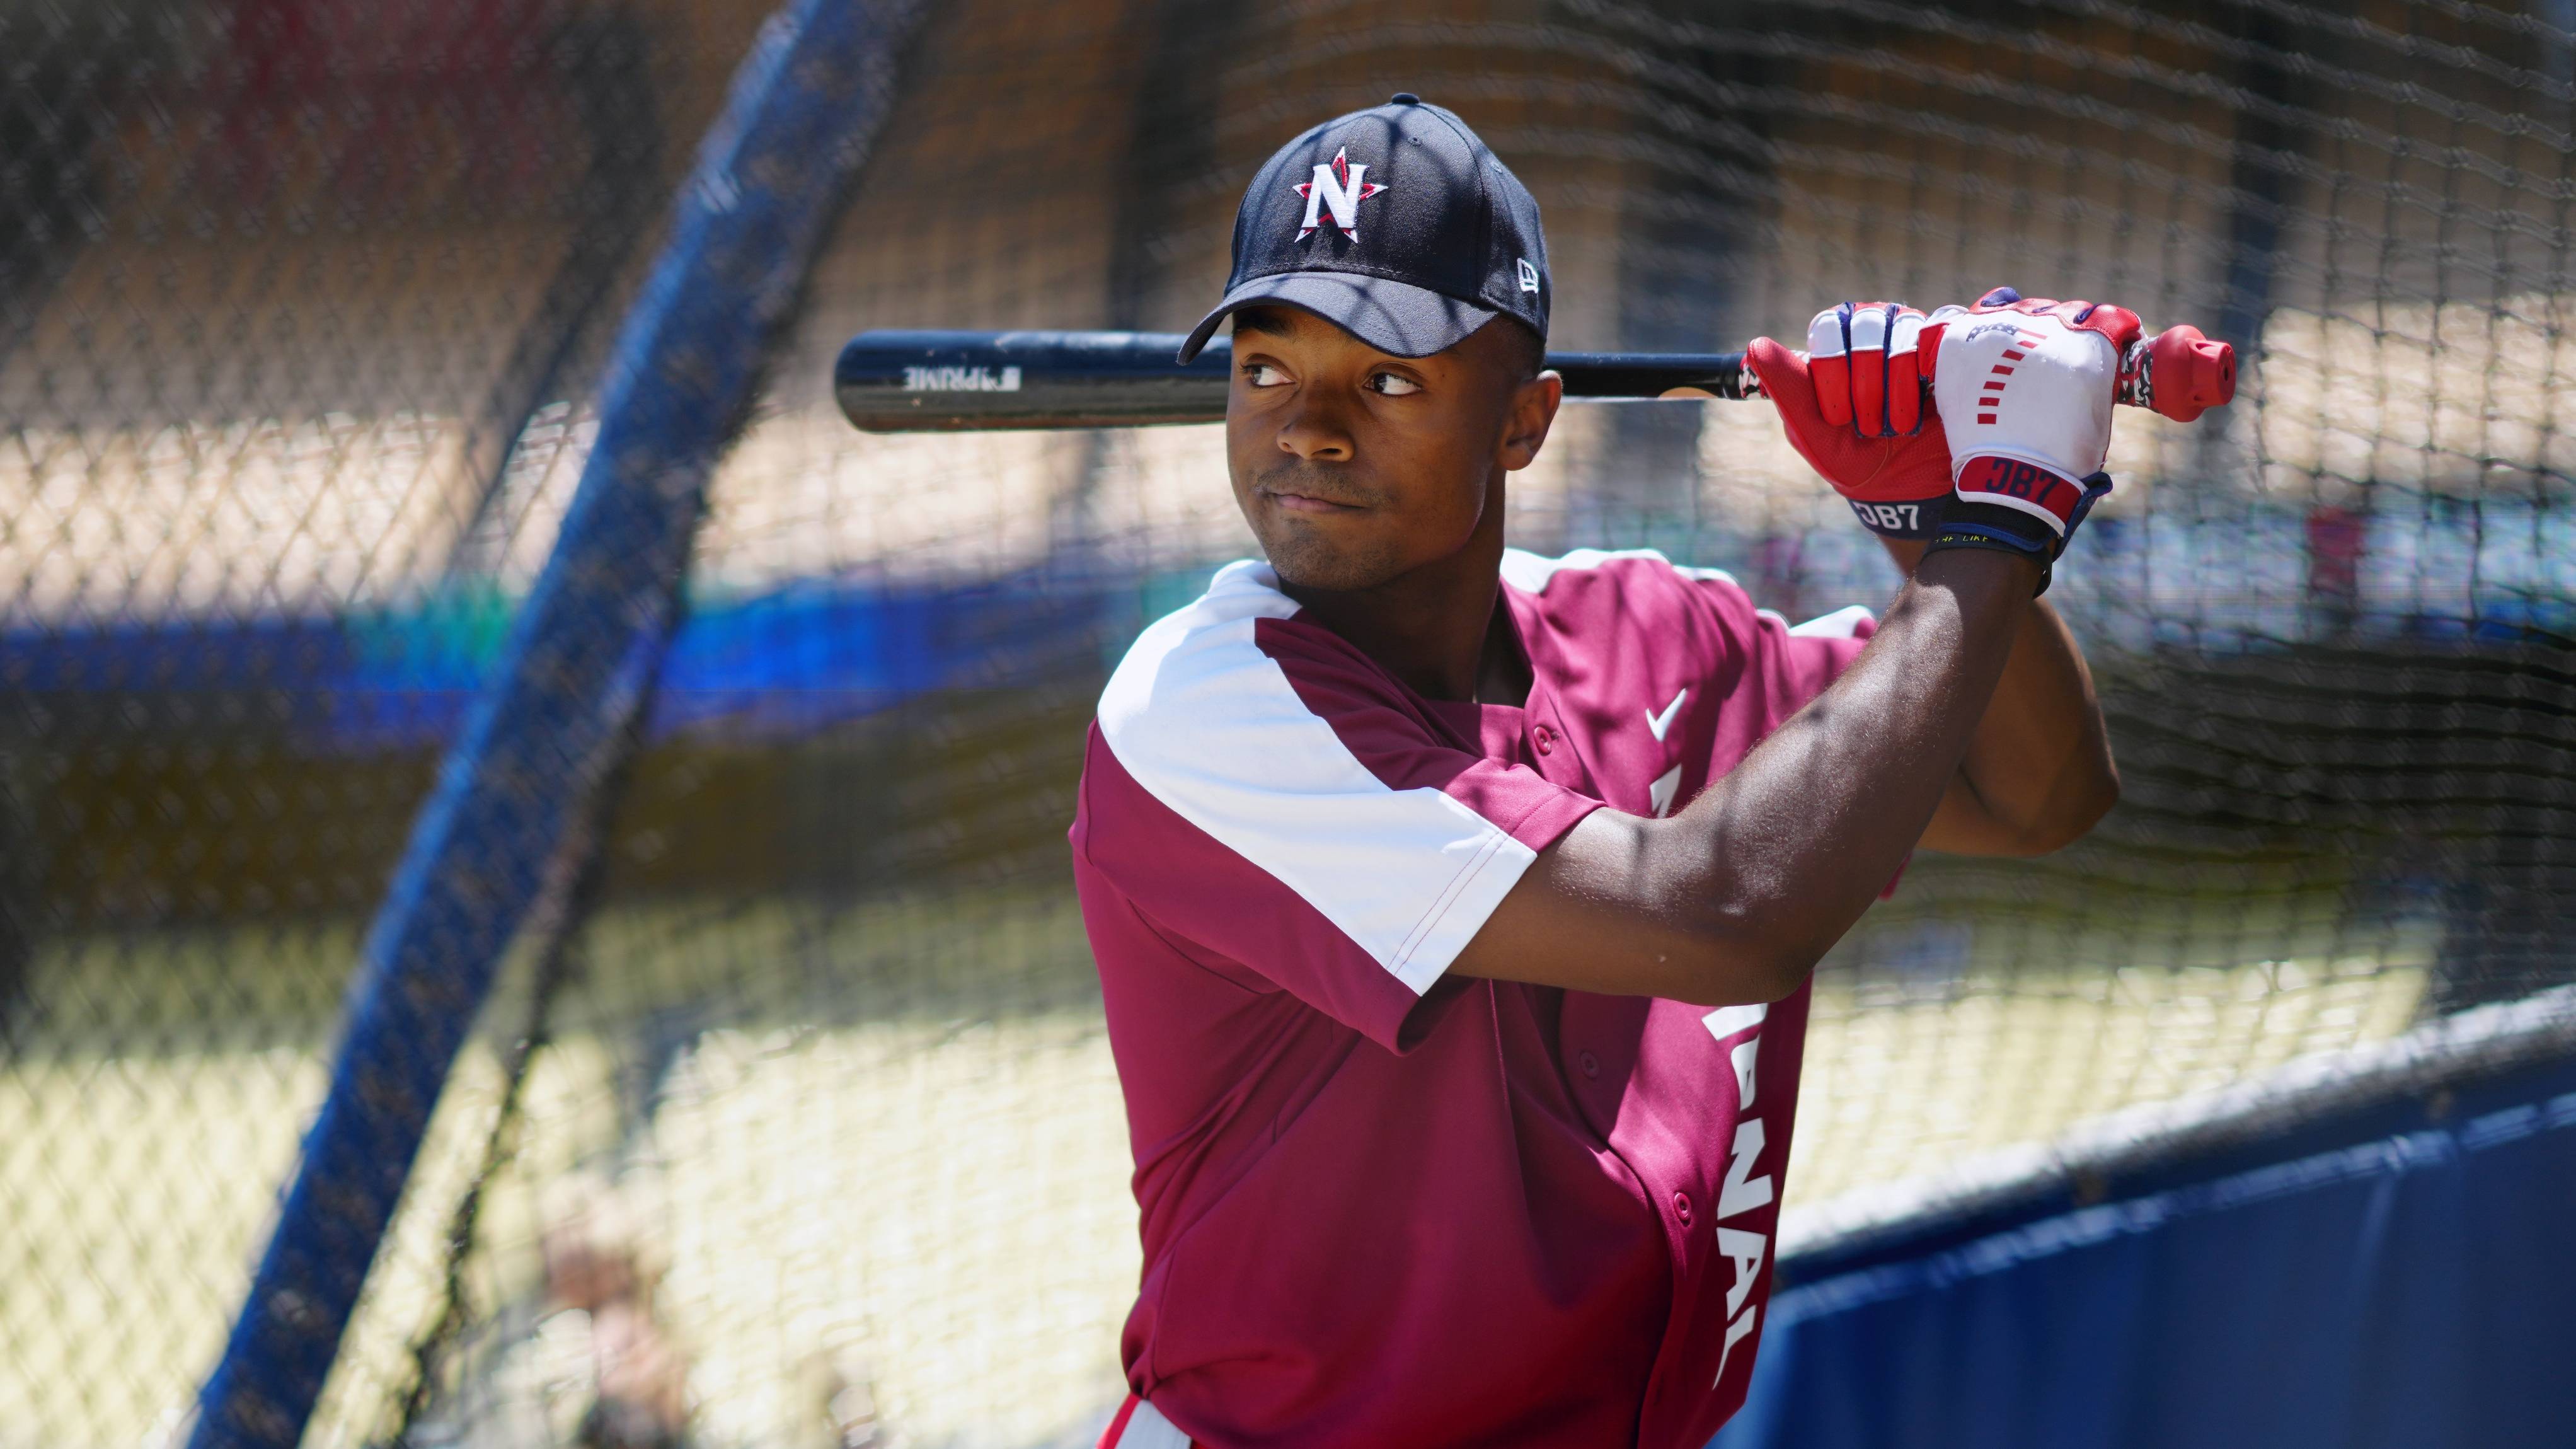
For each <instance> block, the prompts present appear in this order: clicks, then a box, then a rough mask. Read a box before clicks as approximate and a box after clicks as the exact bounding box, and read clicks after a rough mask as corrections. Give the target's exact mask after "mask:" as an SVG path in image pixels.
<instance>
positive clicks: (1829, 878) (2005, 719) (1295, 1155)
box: [1072, 95, 2137, 1449]
mask: <svg viewBox="0 0 2576 1449" xmlns="http://www.w3.org/2000/svg"><path fill="white" fill-rule="evenodd" d="M1549 300H1550V291H1549V279H1548V264H1547V247H1546V243H1545V241H1544V240H1543V239H1542V237H1541V234H1540V230H1539V215H1538V208H1537V205H1536V203H1535V202H1533V201H1532V200H1531V198H1530V195H1529V193H1528V192H1527V191H1526V190H1525V189H1523V188H1522V186H1521V184H1520V182H1519V181H1518V180H1517V179H1515V178H1514V177H1513V175H1512V173H1511V172H1510V171H1509V170H1507V169H1505V168H1504V166H1503V164H1502V163H1501V162H1500V161H1498V160H1496V159H1495V157H1494V156H1493V154H1492V153H1491V152H1490V151H1488V150H1487V149H1486V148H1485V146H1484V145H1483V143H1482V142H1480V141H1479V140H1478V139H1477V137H1476V136H1475V134H1474V132H1472V131H1471V130H1469V129H1468V127H1467V126H1466V124H1465V123H1464V122H1462V121H1460V120H1459V119H1458V117H1457V116H1455V115H1453V114H1451V113H1450V112H1448V111H1446V110H1443V109H1441V108H1439V107H1437V106H1433V105H1427V104H1424V103H1422V102H1421V101H1420V100H1418V99H1417V98H1415V97H1413V96H1410V95H1399V96H1397V97H1395V98H1394V100H1392V101H1391V102H1389V103H1388V104H1386V105H1383V106H1379V107H1376V108H1375V109H1372V110H1366V111H1361V112H1357V113H1354V114H1352V115H1347V116H1343V117H1341V118H1339V119H1337V120H1333V121H1330V122H1327V123H1325V124H1323V125H1321V126H1317V127H1316V128H1314V129H1313V130H1311V131H1308V132H1306V133H1305V134H1304V135H1302V136H1299V137H1298V138H1297V139H1295V140H1294V141H1291V142H1290V143H1289V144H1288V145H1287V146H1286V147H1284V148H1283V149H1281V150H1280V151H1279V152H1278V154H1277V155H1275V156H1273V157H1272V158H1271V160H1270V161H1269V163H1268V164H1267V165H1265V166H1264V167H1263V168H1262V169H1261V172H1260V174H1259V175H1258V176H1257V177H1256V178H1255V179H1254V180H1253V182H1252V187H1251V190H1250V191H1249V192H1248V193H1247V194H1246V195H1245V197H1244V200H1243V205H1242V208H1241V210H1240V212H1239V213H1238V215H1237V217H1236V221H1235V231H1234V272H1233V276H1232V279H1231V280H1230V281H1229V283H1228V287H1227V291H1226V293H1225V296H1224V298H1223V300H1222V301H1221V302H1219V304H1218V305H1217V307H1216V308H1215V310H1213V311H1211V312H1209V313H1208V314H1207V317H1206V318H1205V319H1204V320H1202V321H1201V322H1200V323H1199V325H1198V328H1197V330H1196V331H1195V332H1193V333H1191V334H1190V337H1189V339H1188V342H1187V344H1186V345H1185V346H1184V348H1183V349H1182V357H1183V358H1184V360H1186V359H1187V358H1188V357H1190V356H1191V355H1193V354H1195V353H1196V352H1197V351H1198V350H1199V348H1200V347H1201V346H1202V345H1204V344H1205V343H1206V341H1207V339H1208V337H1209V336H1210V334H1211V333H1212V332H1213V331H1214V330H1215V328H1216V327H1217V326H1218V325H1219V323H1221V322H1224V321H1226V320H1228V319H1231V321H1232V324H1233V347H1234V352H1233V382H1232V392H1231V396H1230V398H1229V401H1228V404H1227V413H1226V446H1227V459H1228V466H1229V471H1230V473H1231V475H1232V479H1233V485H1234V493H1235V500H1236V502H1237V503H1238V504H1239V505H1240V506H1241V508H1242V510H1243V513H1244V516H1245V518H1246V519H1247V520H1249V521H1250V523H1251V525H1252V530H1253V533H1254V534H1255V535H1256V536H1257V537H1258V538H1259V539H1260V541H1261V546H1262V551H1263V553H1264V555H1265V556H1266V562H1256V561H1250V560H1247V561H1244V562H1239V563H1234V564H1229V565H1227V566H1226V567H1225V568H1223V569H1220V570H1219V571H1218V572H1217V574H1216V576H1215V578H1214V580H1213V581H1212V582H1211V583H1210V584H1209V586H1208V590H1207V592H1206V594H1205V595H1203V596H1202V597H1201V598H1199V599H1198V601H1197V602H1195V603H1193V604H1191V605H1190V606H1188V607H1187V608H1184V609H1182V610H1181V611H1179V612H1178V613H1175V614H1173V615H1171V616H1170V617H1168V618H1165V619H1163V620H1161V621H1159V622H1157V623H1156V624H1154V625H1153V626H1152V627H1150V628H1148V629H1147V630H1146V631H1145V632H1144V634H1143V636H1142V637H1141V638H1139V639H1138V640H1137V641H1136V644H1135V646H1134V647H1133V648H1132V649H1131V650H1130V651H1129V652H1128V654H1127V657H1126V659H1125V661H1124V662H1123V663H1122V664H1120V666H1119V667H1118V669H1117V671H1116V672H1115V674H1114V676H1113V677H1112V678H1111V680H1110V682H1109V685H1108V687H1107V689H1106V690H1105V691H1104V693H1103V694H1102V696H1101V700H1100V709H1099V716H1098V719H1097V722H1096V723H1095V725H1094V727H1093V729H1092V732H1091V737H1090V747H1089V753H1088V756H1087V759H1086V763H1085V768H1084V774H1083V781H1082V792H1081V800H1080V806H1079V810H1078V813H1077V815H1076V818H1075V822H1074V826H1073V830H1072V842H1073V856H1074V870H1075V877H1076V880H1077V883H1078V885H1079V888H1080V892H1081V898H1082V907H1083V915H1084V920H1085V923H1086V925H1087V927H1088V929H1089V932H1090V937H1091V944H1092V948H1093V951H1094V953H1095V954H1096V956H1097V958H1098V962H1099V968H1100V976H1101V983H1102V988H1103V991H1104V994H1105V997H1106V1001H1107V1006H1108V1018H1109V1034H1110V1043H1111V1046H1112V1047H1113V1049H1114V1051H1115V1053H1116V1057H1117V1062H1118V1071H1119V1078H1120V1081H1121V1084H1122V1086H1123V1087H1124V1090H1125V1093H1126V1099H1127V1113H1128V1122H1129V1126H1130V1132H1131V1136H1132V1141H1133V1146H1134V1149H1135V1156H1136V1175H1135V1179H1134V1185H1135V1192H1136V1200H1137V1204H1138V1206H1139V1208H1140V1209H1141V1210H1142V1235H1143V1239H1144V1258H1145V1267H1144V1275H1143V1282H1142V1284H1141V1291H1140V1292H1139V1294H1138V1297H1137V1301H1136V1306H1135V1309H1134V1311H1133V1313H1132V1314H1131V1315H1130V1317H1129V1318H1128V1320H1127V1326H1126V1330H1125V1332H1124V1334H1123V1336H1122V1340H1121V1345H1120V1348H1121V1356H1122V1358H1123V1360H1124V1363H1125V1366H1126V1372H1127V1381H1128V1386H1129V1388H1130V1389H1131V1390H1132V1395H1131V1397H1130V1398H1129V1399H1128V1401H1127V1403H1126V1404H1125V1406H1124V1407H1123V1408H1122V1409H1121V1410H1120V1411H1119V1414H1118V1416H1117V1418H1116V1419H1115V1420H1114V1421H1113V1422H1112V1423H1111V1425H1110V1426H1109V1430H1108V1432H1107V1434H1106V1436H1105V1438H1104V1440H1103V1443H1104V1444H1105V1445H1112V1446H1117V1449H1169V1446H1180V1445H1184V1444H1192V1443H1195V1444H1199V1445H1206V1446H1211V1449H1253V1446H1286V1445H1300V1446H1315V1445H1336V1446H1350V1445H1363V1446H1366V1445H1389V1446H1430V1445H1487V1446H1490V1445H1630V1444H1634V1445H1645V1446H1654V1449H1697V1446H1699V1445H1701V1444H1703V1443H1705V1442H1706V1441H1707V1440H1708V1438H1709V1436H1710V1435H1711V1434H1712V1433H1713V1432H1715V1430H1716V1429H1717V1428H1718V1426H1719V1425H1720V1424H1722V1423H1723V1422H1724V1421H1725V1420H1726V1418H1727V1416H1728V1415H1729V1414H1731V1413H1732V1412H1734V1410H1735V1409H1736V1407H1737V1406H1738V1405H1739V1404H1740V1403H1741V1402H1742V1401H1743V1398H1744V1393H1745V1386H1746V1382H1747V1380H1748V1378H1749V1376H1750V1375H1751V1373H1752V1370H1753V1361H1754V1353H1755V1349H1756V1347H1757V1346H1758V1344H1759V1342H1760V1335H1761V1329H1762V1312H1763V1307H1764V1303H1765V1299H1766V1295H1767V1293H1768V1291H1769V1283H1770V1275H1771V1258H1772V1234H1773V1226H1774V1223H1775V1220H1776V1215H1777V1213H1778V1210H1779V1203H1780V1192H1781V1182H1782V1167H1783V1164H1784V1163H1785V1162H1786V1160H1787V1157H1788V1149H1789V1129H1790V1122H1791V1116H1792V1111H1793V1109H1794V1107H1795V1105H1796V1102H1797V1093H1798V1069H1799V1055H1800V1049H1801V1046H1802V1043H1803V1037H1804V1033H1805V1028H1806V1016H1807V996H1808V992H1807V978H1808V973H1809V971H1810V970H1811V968H1813V967H1814V965H1815V963H1816V960H1817V958H1818V957H1820V956H1822V955H1823V954H1824V952H1825V950H1826V949H1827V948H1828V947H1830V946H1832V945H1833V944H1834V942H1835V941H1836V940H1837V939H1839V938H1840V937H1841V936H1842V934H1843V932H1844V931H1846V930H1848V929H1849V928H1850V927H1851V924H1852V922H1853V921H1854V920H1856V919H1857V918H1858V917H1859V916H1860V913H1861V912H1862V911H1863V910H1864V909H1866V908H1867V907H1868V905H1869V904H1870V902H1871V901H1872V900H1873V899H1875V898H1876V897H1878V896H1879V895H1880V894H1881V893H1882V891H1883V890H1885V889H1887V888H1888V887H1889V885H1890V883H1891V881H1892V880H1893V879H1894V877H1895V876H1896V874H1897V872H1898V871H1899V869H1900V868H1901V867H1902V866H1903V864H1904V862H1905V861H1906V859H1907V856H1908V853H1909V852H1910V851H1912V850H1913V849H1914V848H1915V847H1916V846H1917V845H1924V846H1929V847H1932V848H1935V849H1940V850H1951V851H1965V852H1971V853H1982V854H2001V855H2017V854H2036V853H2038V852H2042V851H2047V850H2051V849H2054V848H2056V847H2058V846H2060V845H2063V844H2065V843H2066V842H2068V841H2070V840H2073V839H2075V838H2076V837H2077V836H2079V835H2081V834H2082V833H2083V832H2084V831H2085V830H2086V829H2088V828H2089V827H2090V826H2091V825H2092V823H2093V822H2094V821H2095V820H2096V819H2098V818H2099V817H2100V816H2101V814H2102V813H2103V811H2105V810H2106V809H2108V808H2109V807H2110V805H2111V803H2112V801H2113V799H2114V798H2115V796H2116V794H2117V788H2118V787H2117V783H2116V778H2115V776H2114V774H2113V770H2112V764H2111V758H2110V753H2109V749H2108V746H2107V745H2106V743H2105V741H2104V734H2103V727H2102V719H2101V713H2100V710H2099V708H2098V707H2097V705H2096V703H2095V701H2094V697H2093V691H2092V687H2091V682H2090V679H2089V677H2088V675H2087V674H2086V671H2085V667H2084V663H2083V661H2082V659H2081V657H2080V656H2079V655H2078V654H2077V652H2076V649H2075V646H2074V644H2073V642H2072V641H2071V640H2070V639H2069V637H2068V636H2067V633H2066V631H2065V630H2064V628H2063V627H2061V626H2060V624H2059V623H2058V621H2057V619H2056V617H2055V616H2054V615H2053V614H2051V613H2050V611H2049V610H2048V608H2047V607H2046V605H2044V604H2041V603H2038V602H2035V599H2036V597H2037V595H2038V594H2039V592H2040V591H2041V590H2042V589H2043V588H2044V587H2045V585H2046V581H2047V578H2048V573H2049V567H2050V564H2051V563H2052V561H2053V560H2054V559H2055V558H2056V557H2057V555H2058V554H2059V552H2060V551H2061V550H2062V549H2063V548H2064V547H2065V545H2066V541H2067V539H2068V537H2069V536H2070V535H2071V534H2072V533H2073V532H2074V531H2075V528H2076V525H2077V524H2078V523H2079V522H2080V521H2081V519H2082V517H2083V511H2084V508H2085V506H2086V505H2088V504H2089V503H2090V502H2091V500H2092V499H2093V498H2094V497H2095V496H2098V494H2099V493H2100V491H2101V490H2103V489H2104V488H2107V487H2108V486H2109V483H2108V480H2107V479H2106V478H2103V477H2101V476H2100V468H2101V465H2102V461H2103V457H2104V453H2105V450H2106V447H2107V443H2108V438H2109V430H2110V408H2111V402H2112V387H2113V383H2114V371H2115V369H2116V366H2117V358H2118V357H2119V355H2120V346H2121V345H2122V344H2123V343H2124V342H2125V341H2126V340H2127V339H2128V338H2131V337H2134V336H2135V335H2136V332H2137V319H2136V318H2135V317H2134V316H2131V315H2130V314H2128V313H2126V312H2123V311H2121V310H2120V309H2117V308H2111V307H2091V306H2087V305H2085V304H2082V303H2045V302H2024V301H2021V300H2020V299H2019V298H2017V297H2014V296H2013V295H2012V294H2011V293H2009V292H2005V291H1998V292H1996V293H1993V294H1989V296H1988V298H1987V299H1986V300H1985V301H1983V302H1981V303H1979V304H1977V305H1976V306H1975V307H1973V308H1955V307H1954V308H1945V309H1943V310H1942V311H1940V312H1937V313H1934V314H1931V315H1930V316H1926V315H1925V314H1923V313H1920V312H1915V311H1913V310H1911V309H1909V308H1902V307H1894V306H1888V305H1884V304H1870V305H1864V306H1858V307H1852V306H1846V307H1840V308H1836V309H1833V310H1830V311H1828V312H1826V313H1824V314H1822V315H1821V316H1819V317H1818V318H1817V321H1816V324H1815V327H1814V328H1813V329H1812V331H1811V334H1810V336H1809V338H1808V342H1809V346H1808V348H1807V350H1806V352H1805V354H1804V355H1802V354H1800V353H1798V352H1793V351H1791V350H1789V349H1787V348H1784V347H1782V346H1780V345H1779V344H1777V343H1773V342H1770V341H1769V340H1767V339H1765V340H1764V341H1762V342H1759V343H1757V344H1756V345H1755V349H1754V352H1753V354H1752V365H1753V366H1754V367H1755V368H1756V370H1757V371H1758V374H1759V376H1760V378H1761V380H1762V383H1763V385H1764V387H1765V389H1766V391H1767V395H1768V396H1769V397H1771V398H1772V399H1773V400H1774V402H1775V404H1776V406H1777V407H1778V409H1779V411H1780V414H1781V417H1782V419H1783V422H1784V424H1785V425H1786V427H1787V429H1788V432H1789V435H1790V437H1791V439H1792V440H1793V442H1794V443H1795V444H1796V445H1797V446H1798V447H1799V448H1800V450H1801V451H1802V452H1803V453H1804V454H1805V455H1806V456H1807V457H1808V458H1809V459H1810V460H1811V461H1812V462H1813V463H1814V464H1815V465H1816V467H1817V468H1818V469H1819V471H1820V472H1822V473H1823V474H1824V476H1825V477H1826V478H1827V479H1828V480H1830V481H1831V482H1832V483H1833V485H1834V486H1835V487H1836V488H1837V489H1839V490H1841V491H1842V492H1843V493H1844V494H1845V495H1846V496H1847V497H1849V498H1851V499H1852V500H1853V503H1854V508H1855V512H1857V513H1858V514H1859V515H1860V517H1861V519H1862V521H1863V522H1864V523H1866V524H1868V525H1870V526H1871V527H1873V528H1875V529H1877V530H1878V531H1880V532H1881V533H1883V534H1885V535H1886V536H1887V538H1888V548H1889V551H1890V553H1891V554H1892V555H1893V556H1894V557H1895V559H1896V561H1897V562H1898V563H1899V564H1900V565H1901V566H1903V567H1904V568H1905V570H1906V571H1907V573H1908V574H1909V581H1908V582H1907V584H1906V585H1905V587H1904V589H1903V591H1902V592H1900V593H1899V594H1898V595H1897V597H1896V599H1895V601H1894V602H1893V603H1892V604H1891V605H1889V607H1888V609H1887V611H1886V613H1885V615H1884V617H1881V618H1879V619H1877V620H1875V621H1874V622H1873V620H1872V619H1871V618H1870V617H1869V615H1868V614H1867V612H1866V611H1864V610H1860V609H1847V610H1845V611H1843V612H1841V613H1839V614H1834V615H1830V616H1828V617H1826V618H1823V619H1818V620H1815V621H1812V622H1810V623H1806V624H1800V625H1797V626H1795V627H1792V626H1790V625H1789V624H1787V623H1785V622H1784V621H1783V620H1781V619H1780V618H1779V617H1777V616H1775V615H1771V614H1767V613H1763V612H1760V611H1758V610H1757V609H1755V607H1754V606H1753V602H1752V601H1751V600H1750V599H1748V598H1746V597H1745V594H1744V592H1743V590H1741V589H1739V588H1738V587H1736V585H1735V583H1734V582H1733V581H1732V580H1730V579H1728V578H1727V577H1726V576H1725V575H1723V574H1720V573H1716V572H1714V571H1710V570H1705V569H1693V568H1683V567H1679V566H1676V565H1674V564H1671V563H1668V562H1666V561H1665V560H1664V559H1663V558H1661V557H1659V556H1657V555H1656V554H1653V553H1650V552H1644V551H1638V552H1631V553H1598V552H1592V551H1583V552H1578V553H1574V554H1571V555H1568V556H1566V557H1564V558H1540V557H1536V556H1533V555H1531V554H1528V553H1524V552H1520V551H1517V550H1514V549H1511V548H1509V547H1507V546H1506V542H1505V539H1504V537H1503V515H1504V498H1505V490H1506V488H1507V487H1508V480H1509V478H1510V475H1511V474H1512V473H1513V472H1514V471H1515V470H1517V469H1520V468H1524V467H1527V466H1528V465H1529V463H1530V462H1531V460H1532V459H1534V458H1535V457H1537V455H1538V452H1539V449H1540V446H1541V445H1542V444H1543V443H1544V442H1545V440H1546V438H1547V432H1548V427H1549V424H1550V421H1551V420H1552V419H1553V418H1554V417H1555V414H1556V408H1557V403H1558V400H1559V398H1560V396H1561V385H1560V382H1559V380H1558V379H1557V377H1556V376H1555V374H1553V373H1548V372H1543V371H1541V370H1540V363H1541V361H1542V359H1543V356H1544V346H1545V340H1546V336H1547V325H1548V304H1549ZM1927 380H1928V384H1927ZM1927 385H1928V389H1929V391H1930V394H1931V399H1930V401H1929V402H1926V401H1925V396H1924V395H1925V392H1926V389H1927Z"/></svg>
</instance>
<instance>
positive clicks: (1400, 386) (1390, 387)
mask: <svg viewBox="0 0 2576 1449" xmlns="http://www.w3.org/2000/svg"><path fill="white" fill-rule="evenodd" d="M1368 390H1369V391H1371V392H1374V393H1380V394H1383V395H1385V396H1387V397H1406V396H1410V395H1411V394H1413V393H1417V392H1420V391H1422V384H1420V383H1418V382H1415V381H1414V380H1413V379H1412V378H1409V377H1403V376H1400V375H1398V374H1396V373H1392V372H1372V373H1370V374H1369V378H1368Z"/></svg>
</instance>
